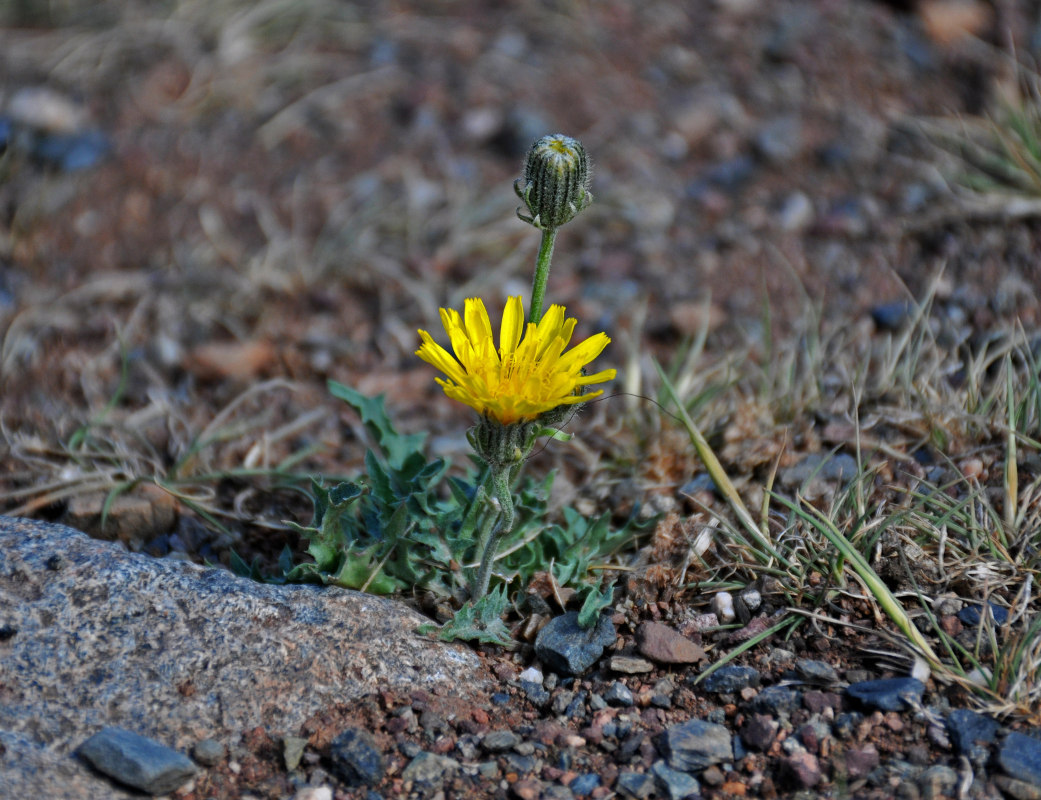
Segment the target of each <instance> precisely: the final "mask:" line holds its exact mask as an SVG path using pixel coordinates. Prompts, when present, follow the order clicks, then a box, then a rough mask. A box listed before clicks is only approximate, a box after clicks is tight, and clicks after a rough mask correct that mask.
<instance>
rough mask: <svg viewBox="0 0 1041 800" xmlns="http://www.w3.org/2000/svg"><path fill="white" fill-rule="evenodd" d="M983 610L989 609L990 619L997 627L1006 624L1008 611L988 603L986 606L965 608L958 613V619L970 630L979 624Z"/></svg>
mask: <svg viewBox="0 0 1041 800" xmlns="http://www.w3.org/2000/svg"><path fill="white" fill-rule="evenodd" d="M984 608H989V609H990V618H991V619H992V620H993V621H994V622H996V623H997V624H998V625H1004V624H1005V623H1006V622H1008V609H1007V608H1003V607H1001V606H998V605H994V603H990V602H988V603H987V605H986V606H982V605H971V606H965V608H963V609H962V610H961V611H959V612H958V619H959V620H960V621H961V623H962V624H963V625H966V626H968V627H970V628H975V627H976V626H977V625H979V624H980V620H982V619H983V615H984V613H986V612H985V611H984Z"/></svg>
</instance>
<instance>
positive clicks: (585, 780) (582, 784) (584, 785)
mask: <svg viewBox="0 0 1041 800" xmlns="http://www.w3.org/2000/svg"><path fill="white" fill-rule="evenodd" d="M599 785H600V776H599V775H597V774H596V773H594V772H586V773H584V774H583V775H579V776H578V777H577V778H575V779H574V780H573V781H571V783H569V784H568V785H567V788H569V789H570V790H571V794H578V795H582V794H590V793H591V792H592V791H593V789H595V788H596V787H598V786H599Z"/></svg>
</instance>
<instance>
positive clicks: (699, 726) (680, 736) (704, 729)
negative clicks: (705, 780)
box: [661, 719, 734, 772]
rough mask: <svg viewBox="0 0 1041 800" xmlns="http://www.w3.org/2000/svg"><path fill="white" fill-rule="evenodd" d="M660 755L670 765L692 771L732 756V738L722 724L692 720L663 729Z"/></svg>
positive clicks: (726, 759) (681, 769) (684, 770)
mask: <svg viewBox="0 0 1041 800" xmlns="http://www.w3.org/2000/svg"><path fill="white" fill-rule="evenodd" d="M661 744H662V752H663V754H664V755H665V757H666V759H667V760H668V763H669V766H670V767H672V768H673V769H678V770H679V771H680V772H693V771H694V770H699V769H705V768H706V767H710V766H712V765H713V764H719V763H722V762H724V761H730V760H732V759H733V757H734V745H733V739H732V737H731V735H730V731H729V730H727V728H726V727H725V726H723V725H717V724H715V723H714V722H705V721H703V720H700V719H692V720H689V721H687V722H684V723H682V724H680V725H673V726H671V727H669V728H666V729H665V733H663V734H662V739H661Z"/></svg>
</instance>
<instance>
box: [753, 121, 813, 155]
mask: <svg viewBox="0 0 1041 800" xmlns="http://www.w3.org/2000/svg"><path fill="white" fill-rule="evenodd" d="M802 148H803V131H802V121H801V120H800V119H799V118H798V117H795V116H784V117H778V118H776V119H772V120H770V121H769V122H767V123H766V124H765V125H763V127H762V128H760V129H759V132H758V133H757V134H756V136H755V149H756V151H757V152H758V153H759V155H760V156H762V157H763V158H764V159H765V160H766V161H769V162H770V163H773V164H785V163H787V162H788V161H790V160H791V159H793V158H795V157H796V156H797V155H798V154H799V152H800V151H801V150H802Z"/></svg>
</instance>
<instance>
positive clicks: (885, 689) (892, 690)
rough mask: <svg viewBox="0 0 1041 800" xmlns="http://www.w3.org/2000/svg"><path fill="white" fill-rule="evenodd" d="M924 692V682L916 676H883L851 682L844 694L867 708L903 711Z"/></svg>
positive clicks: (917, 700) (920, 697) (916, 702)
mask: <svg viewBox="0 0 1041 800" xmlns="http://www.w3.org/2000/svg"><path fill="white" fill-rule="evenodd" d="M924 693H925V684H924V683H922V682H921V681H920V680H918V679H917V678H883V679H881V680H876V681H861V682H860V683H851V684H850V685H849V686H847V687H846V694H848V695H849V696H850V697H852V698H853V699H855V700H858V701H860V702H861V703H862V704H864V705H865V706H867V707H868V708H877V709H879V710H880V711H904V710H906V709H908V708H914V707H915V706H917V705H918V704H919V703H920V702H921V700H922V695H923V694H924Z"/></svg>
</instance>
